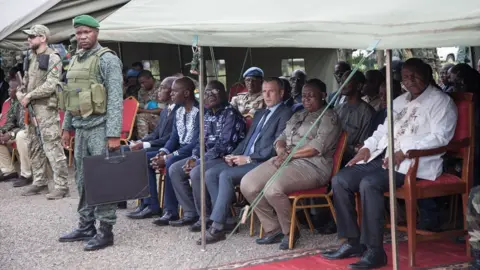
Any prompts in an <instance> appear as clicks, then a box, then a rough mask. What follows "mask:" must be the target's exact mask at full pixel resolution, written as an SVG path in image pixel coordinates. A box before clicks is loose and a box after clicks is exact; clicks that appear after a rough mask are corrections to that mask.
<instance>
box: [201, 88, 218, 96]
mask: <svg viewBox="0 0 480 270" xmlns="http://www.w3.org/2000/svg"><path fill="white" fill-rule="evenodd" d="M218 93H220V90H218V89H206V90H205V95H206V96H209V95H218Z"/></svg>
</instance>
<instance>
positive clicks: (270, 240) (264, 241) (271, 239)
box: [255, 232, 283, 245]
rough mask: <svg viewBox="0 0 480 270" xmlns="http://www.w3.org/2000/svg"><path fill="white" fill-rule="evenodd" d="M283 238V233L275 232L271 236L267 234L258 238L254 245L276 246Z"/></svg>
mask: <svg viewBox="0 0 480 270" xmlns="http://www.w3.org/2000/svg"><path fill="white" fill-rule="evenodd" d="M282 238H283V233H282V232H276V233H272V234H267V235H265V236H264V237H262V238H258V239H256V240H255V243H257V244H259V245H270V244H276V243H280V242H282Z"/></svg>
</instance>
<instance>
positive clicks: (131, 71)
mask: <svg viewBox="0 0 480 270" xmlns="http://www.w3.org/2000/svg"><path fill="white" fill-rule="evenodd" d="M138 74H140V71H138V70H135V69H129V70H128V71H127V78H130V77H137V76H138Z"/></svg>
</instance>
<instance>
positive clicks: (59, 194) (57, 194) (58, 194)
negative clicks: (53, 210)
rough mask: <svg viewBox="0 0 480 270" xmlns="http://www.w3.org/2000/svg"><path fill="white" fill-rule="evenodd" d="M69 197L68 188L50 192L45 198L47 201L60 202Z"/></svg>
mask: <svg viewBox="0 0 480 270" xmlns="http://www.w3.org/2000/svg"><path fill="white" fill-rule="evenodd" d="M68 195H69V190H68V188H66V189H58V188H56V189H54V190H53V191H52V192H50V193H48V194H47V195H46V196H45V197H47V200H60V199H63V198H65V197H67V196H68Z"/></svg>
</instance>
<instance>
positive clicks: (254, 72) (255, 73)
mask: <svg viewBox="0 0 480 270" xmlns="http://www.w3.org/2000/svg"><path fill="white" fill-rule="evenodd" d="M246 77H262V78H263V70H261V69H260V68H258V67H251V68H249V69H247V71H245V73H243V78H246Z"/></svg>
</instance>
